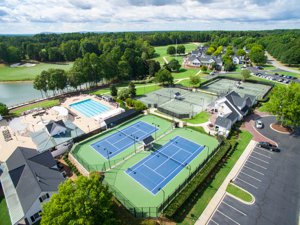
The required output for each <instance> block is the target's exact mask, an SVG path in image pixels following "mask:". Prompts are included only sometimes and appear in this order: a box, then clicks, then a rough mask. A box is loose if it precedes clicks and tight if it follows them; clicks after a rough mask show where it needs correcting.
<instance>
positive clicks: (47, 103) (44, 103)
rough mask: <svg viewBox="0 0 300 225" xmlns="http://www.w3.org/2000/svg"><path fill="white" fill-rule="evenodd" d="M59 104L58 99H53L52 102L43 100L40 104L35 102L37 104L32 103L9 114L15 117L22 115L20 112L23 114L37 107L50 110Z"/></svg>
mask: <svg viewBox="0 0 300 225" xmlns="http://www.w3.org/2000/svg"><path fill="white" fill-rule="evenodd" d="M59 104H60V102H59V100H58V99H53V100H45V101H42V102H37V103H33V104H30V105H26V106H23V107H20V108H17V109H13V110H11V111H10V113H12V114H14V115H16V116H20V115H21V114H22V112H25V111H26V110H29V109H34V108H38V107H43V108H50V107H53V106H56V105H59Z"/></svg>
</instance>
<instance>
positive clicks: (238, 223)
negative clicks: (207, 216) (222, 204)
mask: <svg viewBox="0 0 300 225" xmlns="http://www.w3.org/2000/svg"><path fill="white" fill-rule="evenodd" d="M217 212H219V213H221V214H222V215H223V216H225V217H227V218H228V219H230V220H231V221H232V222H234V223H236V224H238V225H240V224H239V223H238V222H236V221H235V220H233V219H232V218H230V217H229V216H227V215H226V214H224V213H222V212H221V211H220V210H217Z"/></svg>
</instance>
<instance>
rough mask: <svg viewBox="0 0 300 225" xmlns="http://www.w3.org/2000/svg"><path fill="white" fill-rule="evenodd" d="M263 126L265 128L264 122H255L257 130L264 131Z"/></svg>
mask: <svg viewBox="0 0 300 225" xmlns="http://www.w3.org/2000/svg"><path fill="white" fill-rule="evenodd" d="M263 126H264V124H263V122H262V121H261V120H256V121H255V127H256V128H257V129H262V128H263Z"/></svg>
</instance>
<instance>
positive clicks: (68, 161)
mask: <svg viewBox="0 0 300 225" xmlns="http://www.w3.org/2000/svg"><path fill="white" fill-rule="evenodd" d="M64 161H65V162H66V163H67V164H68V166H69V167H70V169H71V170H72V171H73V172H74V173H75V174H76V175H77V176H80V175H81V173H80V172H79V170H78V169H77V167H76V166H74V165H73V163H72V162H71V161H70V160H69V158H68V154H65V155H64Z"/></svg>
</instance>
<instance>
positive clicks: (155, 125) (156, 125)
mask: <svg viewBox="0 0 300 225" xmlns="http://www.w3.org/2000/svg"><path fill="white" fill-rule="evenodd" d="M152 125H154V127H155V140H156V132H157V127H159V125H158V124H156V123H152Z"/></svg>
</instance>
